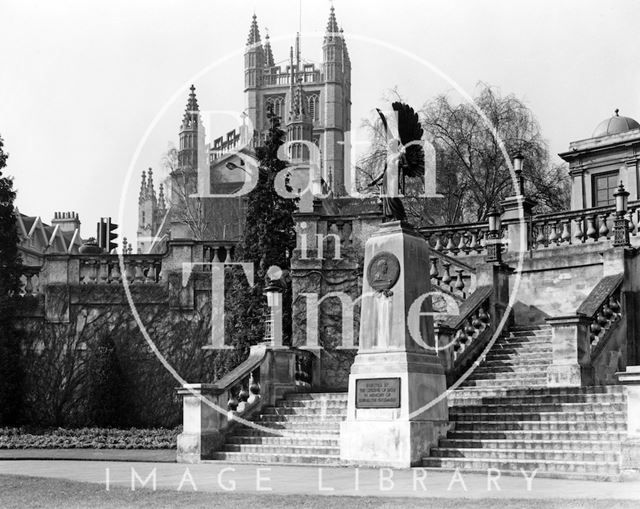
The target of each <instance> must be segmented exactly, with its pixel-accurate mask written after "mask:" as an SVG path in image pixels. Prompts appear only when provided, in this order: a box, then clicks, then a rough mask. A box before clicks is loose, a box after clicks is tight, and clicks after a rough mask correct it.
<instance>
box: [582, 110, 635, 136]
mask: <svg viewBox="0 0 640 509" xmlns="http://www.w3.org/2000/svg"><path fill="white" fill-rule="evenodd" d="M615 113H616V114H615V115H614V116H613V117H611V118H607V119H605V120H603V121H602V122H600V123H599V124H598V126H597V127H596V129H595V131H593V137H594V138H597V137H599V136H609V135H610V134H620V133H625V132H627V131H631V130H633V129H639V128H640V124H638V122H636V121H635V120H633V119H632V118H630V117H621V116H620V115H619V114H618V110H617V109H616V112H615Z"/></svg>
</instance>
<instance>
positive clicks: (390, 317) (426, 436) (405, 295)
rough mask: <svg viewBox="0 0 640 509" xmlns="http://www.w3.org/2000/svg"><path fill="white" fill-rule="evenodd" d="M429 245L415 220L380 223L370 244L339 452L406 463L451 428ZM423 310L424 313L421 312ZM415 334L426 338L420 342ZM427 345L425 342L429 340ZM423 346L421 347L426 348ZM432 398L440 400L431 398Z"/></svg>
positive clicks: (350, 457) (367, 460)
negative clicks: (439, 351) (435, 319)
mask: <svg viewBox="0 0 640 509" xmlns="http://www.w3.org/2000/svg"><path fill="white" fill-rule="evenodd" d="M429 290H430V283H429V248H428V245H427V243H426V241H425V240H424V238H422V237H421V236H420V235H418V234H417V232H416V231H415V230H414V229H413V228H411V227H410V226H408V225H406V224H404V223H401V222H391V223H385V224H383V225H382V226H381V227H380V229H379V230H378V231H377V232H376V233H375V234H374V235H373V236H372V237H371V238H369V240H368V241H367V243H366V246H365V278H364V284H363V300H362V308H361V320H360V346H359V350H358V355H357V356H356V358H355V361H354V363H353V366H352V368H351V374H350V375H349V397H348V409H347V419H346V421H344V422H343V423H341V428H340V458H341V459H342V460H344V461H347V462H354V463H357V464H363V465H379V466H390V467H398V468H408V467H411V466H414V465H418V464H420V463H421V461H422V458H423V457H424V456H426V455H427V454H428V453H429V449H430V448H431V447H432V446H433V445H435V444H436V443H437V441H438V439H439V438H440V437H441V436H442V435H444V433H446V430H447V428H448V407H447V400H446V398H444V397H442V399H439V400H438V397H439V396H442V395H443V393H444V392H445V391H446V381H445V374H444V369H443V367H442V365H441V364H440V361H439V360H438V357H437V355H436V352H435V349H428V348H425V346H427V345H428V346H431V347H432V346H433V345H434V335H433V334H434V332H433V322H432V319H431V316H427V315H425V314H424V313H427V312H429V311H430V310H431V301H430V299H428V298H427V299H425V300H424V301H423V302H422V305H421V304H420V302H421V300H420V298H421V296H424V295H425V294H427V293H428V292H429ZM420 313H422V315H420ZM412 333H413V334H414V335H415V336H417V334H418V333H420V335H421V336H422V341H421V343H422V345H421V344H419V343H418V342H416V341H415V340H414V338H413V337H412ZM425 343H426V344H425ZM423 345H424V346H423ZM434 401H435V403H434Z"/></svg>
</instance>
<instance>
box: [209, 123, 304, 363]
mask: <svg viewBox="0 0 640 509" xmlns="http://www.w3.org/2000/svg"><path fill="white" fill-rule="evenodd" d="M267 118H268V119H269V122H270V128H269V130H268V132H267V136H266V140H265V144H264V146H262V147H259V148H258V149H257V150H256V153H257V157H258V160H259V172H258V182H257V184H256V187H255V188H254V189H253V191H251V193H249V195H248V197H247V214H246V224H245V227H244V233H243V237H242V240H241V242H240V245H239V247H238V249H237V253H236V261H238V260H239V261H242V262H252V263H253V265H254V285H253V287H250V286H249V284H248V282H247V279H246V276H245V275H244V273H243V271H242V269H240V268H239V267H230V268H229V269H228V270H227V273H226V277H225V279H226V281H225V288H226V289H227V298H226V305H225V329H226V334H227V338H228V340H227V343H228V344H231V345H233V346H234V347H235V350H234V351H233V352H231V354H230V355H223V356H220V358H219V362H220V361H221V362H222V365H220V366H219V367H218V370H219V373H220V374H222V372H224V371H227V370H228V369H231V368H233V367H234V366H235V365H237V364H238V363H239V362H240V361H241V360H242V359H244V358H246V355H247V352H248V349H249V346H250V345H254V344H256V343H259V342H261V341H263V339H264V323H265V314H266V311H267V305H266V299H265V297H264V295H263V293H262V292H263V289H264V286H265V278H266V276H267V270H268V269H269V267H271V266H273V265H276V266H278V267H280V268H281V269H282V271H283V279H286V277H287V274H288V270H289V267H290V260H289V256H290V253H291V252H292V251H293V249H294V248H295V244H296V233H295V229H294V220H293V213H294V212H295V211H296V204H297V202H298V199H297V198H296V199H292V198H283V197H282V196H280V195H279V194H278V193H277V191H276V187H275V185H274V181H275V178H276V175H277V174H278V173H279V172H280V171H282V170H283V169H284V168H286V166H287V163H286V162H285V161H281V160H280V159H278V155H277V154H278V148H279V147H280V146H281V145H282V144H283V143H284V141H283V139H284V134H285V133H284V131H283V130H282V129H281V128H280V119H279V118H278V117H277V116H276V115H274V114H273V112H271V111H270V112H269V113H268V114H267ZM288 191H291V189H290V188H288ZM283 308H284V310H283V314H284V316H283V322H284V323H283V335H284V341H285V342H286V341H289V340H290V336H291V313H290V309H291V288H290V285H289V284H287V288H286V290H285V292H284V295H283Z"/></svg>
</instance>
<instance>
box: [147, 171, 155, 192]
mask: <svg viewBox="0 0 640 509" xmlns="http://www.w3.org/2000/svg"><path fill="white" fill-rule="evenodd" d="M147 175H149V178H148V179H147V196H149V197H150V198H155V197H156V191H155V189H154V188H153V170H152V169H151V168H149V171H148V172H147Z"/></svg>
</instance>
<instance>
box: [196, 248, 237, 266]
mask: <svg viewBox="0 0 640 509" xmlns="http://www.w3.org/2000/svg"><path fill="white" fill-rule="evenodd" d="M235 251H236V244H235V243H233V242H215V243H206V244H204V246H203V255H204V260H205V261H206V262H213V263H231V262H233V261H234V258H235ZM206 269H207V268H206V267H205V270H206Z"/></svg>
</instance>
